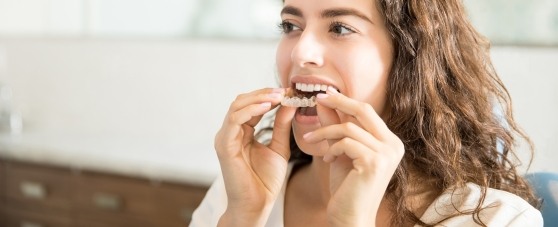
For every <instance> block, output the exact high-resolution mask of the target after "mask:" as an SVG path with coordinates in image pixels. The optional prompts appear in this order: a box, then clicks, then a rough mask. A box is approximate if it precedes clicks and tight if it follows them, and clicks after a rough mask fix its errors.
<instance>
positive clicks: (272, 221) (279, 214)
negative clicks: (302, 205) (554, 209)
mask: <svg viewBox="0 0 558 227" xmlns="http://www.w3.org/2000/svg"><path fill="white" fill-rule="evenodd" d="M292 168H293V165H292V163H291V164H289V169H288V172H287V176H290V173H291V171H292ZM285 182H288V181H287V180H285ZM285 189H286V183H285V184H283V188H282V189H281V194H280V195H279V196H278V198H277V201H275V204H274V206H273V208H272V211H271V214H270V216H269V218H268V220H267V223H266V225H265V227H282V226H283V225H284V224H283V206H284V201H285ZM452 193H453V196H452ZM486 193H487V194H486V197H485V199H484V202H483V207H487V208H485V209H483V210H482V211H481V212H480V218H481V220H482V221H483V222H484V223H485V224H486V225H487V226H491V227H492V226H518V227H524V226H529V227H539V226H541V227H542V226H543V219H542V216H541V213H540V212H539V211H538V210H537V209H535V208H534V207H533V206H531V205H530V204H529V203H527V202H526V201H525V200H523V199H522V198H521V197H519V196H517V195H514V194H512V193H509V192H506V191H502V190H497V189H492V188H489V189H488V190H487V192H486ZM480 196H481V188H480V186H478V185H476V184H473V183H468V184H466V186H465V187H463V188H460V189H458V190H455V191H454V190H448V191H446V192H444V193H443V194H442V195H441V196H439V197H438V198H436V200H434V202H433V203H432V204H431V205H430V206H429V207H428V209H427V210H426V211H425V213H424V214H423V215H422V217H421V218H420V219H421V220H422V221H423V222H425V223H436V222H438V221H440V220H442V219H444V218H445V217H448V216H450V215H451V214H454V213H455V212H456V208H457V210H460V211H465V210H468V209H472V208H474V207H475V206H476V204H477V202H478V201H479V199H480ZM452 200H453V203H452ZM226 208H227V194H226V191H225V183H224V181H223V177H222V176H219V177H218V178H217V179H216V180H215V182H214V183H213V185H212V186H211V187H210V188H209V190H208V191H207V194H206V196H205V198H204V199H203V201H202V203H201V204H200V206H199V207H198V208H197V209H196V210H195V211H194V214H193V217H192V222H191V223H190V227H206V226H211V227H212V226H217V223H218V222H219V218H220V217H221V215H223V213H224V212H225V209H226ZM440 225H442V226H478V224H476V223H475V222H474V220H473V217H472V215H460V216H456V217H452V218H450V219H448V220H445V221H443V222H441V223H440Z"/></svg>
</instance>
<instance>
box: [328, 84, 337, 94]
mask: <svg viewBox="0 0 558 227" xmlns="http://www.w3.org/2000/svg"><path fill="white" fill-rule="evenodd" d="M327 90H328V91H330V92H331V93H333V94H339V92H338V91H337V89H335V88H333V87H332V86H329V87H327Z"/></svg>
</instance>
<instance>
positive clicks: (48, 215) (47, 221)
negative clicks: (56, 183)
mask: <svg viewBox="0 0 558 227" xmlns="http://www.w3.org/2000/svg"><path fill="white" fill-rule="evenodd" d="M0 226H2V227H70V226H74V225H73V223H72V220H71V219H70V217H69V216H68V214H66V213H62V212H56V211H43V212H40V213H39V212H28V211H24V210H15V209H12V208H8V207H0Z"/></svg>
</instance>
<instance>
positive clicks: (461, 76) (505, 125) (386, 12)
mask: <svg viewBox="0 0 558 227" xmlns="http://www.w3.org/2000/svg"><path fill="white" fill-rule="evenodd" d="M377 6H378V9H379V11H380V13H381V14H382V16H383V18H384V19H385V25H386V27H387V28H388V30H389V33H390V35H391V38H392V40H393V44H394V49H395V54H394V59H393V66H392V67H391V72H390V75H389V78H388V92H387V94H388V102H387V103H388V107H387V108H388V109H387V110H388V113H390V114H389V117H387V119H385V121H386V124H387V125H388V127H389V128H390V129H391V130H392V131H393V132H394V133H395V134H396V135H397V136H399V138H400V139H401V140H402V141H403V143H404V144H405V155H404V157H403V159H402V161H401V163H400V165H399V167H398V169H397V170H396V172H395V174H394V176H393V178H392V181H391V183H390V185H389V186H388V189H387V191H386V198H387V199H389V200H390V201H392V204H394V207H393V212H394V213H395V214H398V215H397V216H395V217H393V225H394V226H401V225H404V224H405V223H416V224H419V225H423V226H434V225H436V224H437V223H424V222H422V221H421V220H420V218H419V217H417V215H416V214H415V213H414V212H413V210H412V208H411V207H410V206H409V200H410V198H409V194H411V190H412V186H413V185H416V182H417V179H415V178H414V177H415V176H413V177H411V173H412V172H416V171H419V175H420V176H421V177H422V178H424V179H419V180H427V181H428V182H432V183H433V184H432V185H433V186H434V187H435V190H436V192H437V193H441V192H443V191H445V190H448V189H451V188H458V187H463V186H464V185H465V184H466V183H467V182H472V183H475V184H477V185H480V186H481V188H482V189H483V190H482V196H481V199H480V200H479V202H478V204H477V206H476V208H475V209H474V210H468V211H461V213H458V214H456V215H463V214H469V215H472V216H473V217H474V220H475V222H476V223H478V224H479V225H482V226H486V225H485V224H484V223H482V221H481V220H480V218H479V214H480V212H481V210H482V209H483V207H482V206H481V205H482V202H483V200H484V198H485V196H486V189H487V188H495V189H499V190H504V191H508V192H510V193H513V194H515V195H518V196H520V197H521V198H523V199H525V200H526V201H528V202H529V203H530V204H531V205H533V206H534V207H537V208H539V207H540V202H539V200H538V199H537V198H536V197H535V195H534V193H533V191H532V189H531V187H530V186H529V184H528V183H527V182H526V180H525V179H524V178H523V177H522V176H521V175H520V174H519V173H518V171H517V170H516V167H517V166H518V165H519V164H520V163H519V160H518V158H517V157H516V154H515V153H514V149H515V143H516V142H517V140H518V139H523V140H525V141H526V142H527V144H529V148H530V152H531V155H532V153H533V144H532V142H531V141H530V139H529V138H528V137H527V135H526V134H525V133H524V132H523V131H522V130H521V129H520V128H519V127H518V125H517V124H516V123H515V120H514V118H513V115H512V104H511V99H510V95H509V93H508V91H507V90H506V88H505V87H504V85H503V83H502V81H501V80H500V79H499V77H498V74H497V73H496V71H495V70H494V67H493V65H492V62H491V60H490V56H489V49H490V44H489V42H488V41H487V39H485V38H484V37H483V36H482V35H481V34H479V33H478V32H477V31H476V30H475V29H474V28H473V26H472V25H471V24H470V22H469V20H468V18H467V15H466V13H465V9H464V6H463V4H462V1H460V0H377ZM497 109H501V110H502V115H501V116H498V115H497V114H495V110H497ZM291 134H292V133H291ZM291 152H292V155H291V160H298V161H306V162H310V161H311V157H310V156H308V155H306V154H304V153H302V152H301V151H300V149H299V148H298V146H297V145H296V142H295V141H294V138H293V137H292V135H291ZM448 218H450V217H448Z"/></svg>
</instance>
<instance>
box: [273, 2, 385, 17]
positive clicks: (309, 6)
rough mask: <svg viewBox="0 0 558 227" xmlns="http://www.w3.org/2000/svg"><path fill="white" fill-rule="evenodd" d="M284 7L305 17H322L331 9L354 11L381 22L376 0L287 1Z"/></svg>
mask: <svg viewBox="0 0 558 227" xmlns="http://www.w3.org/2000/svg"><path fill="white" fill-rule="evenodd" d="M283 3H284V4H283V5H284V6H285V7H286V6H288V7H293V8H295V9H298V10H299V11H300V13H301V14H302V16H303V17H305V18H306V17H320V15H321V14H322V13H323V12H324V11H326V10H329V9H336V8H337V9H352V10H356V11H358V12H360V13H361V14H364V15H365V16H366V17H368V18H370V19H372V20H374V21H379V20H381V18H380V14H379V12H378V10H377V7H376V0H285V1H283Z"/></svg>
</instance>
